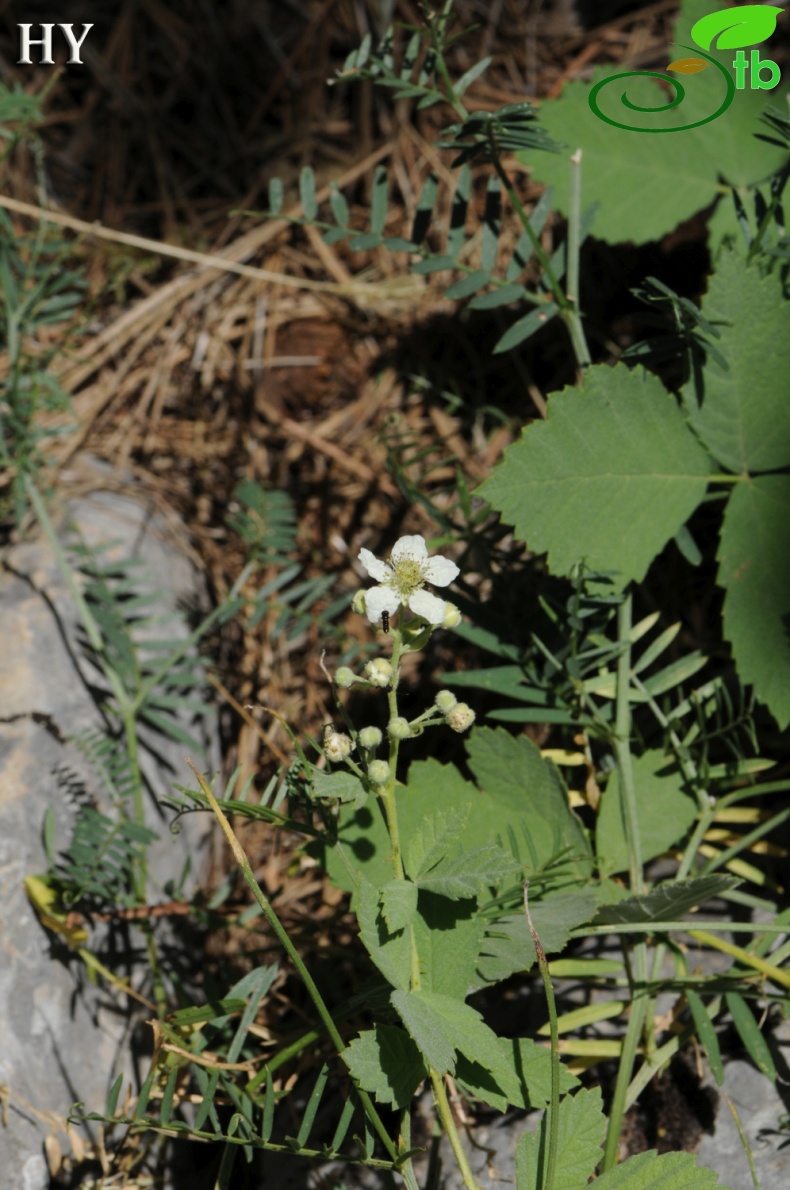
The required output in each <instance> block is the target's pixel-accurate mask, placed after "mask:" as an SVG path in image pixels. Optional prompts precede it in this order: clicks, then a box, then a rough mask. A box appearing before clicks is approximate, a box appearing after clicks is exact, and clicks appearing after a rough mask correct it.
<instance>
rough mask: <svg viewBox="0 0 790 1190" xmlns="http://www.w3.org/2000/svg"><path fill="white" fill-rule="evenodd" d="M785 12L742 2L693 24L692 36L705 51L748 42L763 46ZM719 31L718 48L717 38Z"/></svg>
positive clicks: (730, 47) (736, 47) (766, 5)
mask: <svg viewBox="0 0 790 1190" xmlns="http://www.w3.org/2000/svg"><path fill="white" fill-rule="evenodd" d="M781 11H782V9H781V8H776V7H774V6H773V5H769V4H741V5H739V6H738V7H737V8H725V9H721V10H720V11H719V12H711V13H708V15H707V16H706V17H702V18H701V20H699V21H697V22H696V24H694V25H692V27H691V36H692V38H693V39H694V41H695V42H696V43H697V45H698V46H700V48H701V49H703V50H709V49H711V48H715V49H717V50H739V49H742V48H743V47H744V46H747V45H759V44H760V42H762V41H767V40H768V38H769V37H770V36H771V34H772V33H773V32H774V30H775V29H776V18H777V17H778V16H779V13H780V12H781ZM719 34H721V36H720V37H718V41H716V45H715V47H714V46H713V42H714V39H715V38H716V37H717V36H718V35H719ZM670 69H671V67H670Z"/></svg>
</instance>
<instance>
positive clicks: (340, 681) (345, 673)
mask: <svg viewBox="0 0 790 1190" xmlns="http://www.w3.org/2000/svg"><path fill="white" fill-rule="evenodd" d="M355 681H356V675H355V674H354V671H353V669H349V667H348V666H347V665H341V666H340V668H339V669H338V670H337V672H336V673H335V685H336V686H339V687H340V689H341V690H348V688H349V686H353V684H354V682H355Z"/></svg>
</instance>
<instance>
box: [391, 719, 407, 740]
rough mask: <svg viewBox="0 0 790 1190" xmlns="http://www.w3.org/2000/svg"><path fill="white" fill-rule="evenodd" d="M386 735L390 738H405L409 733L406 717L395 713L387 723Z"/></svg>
mask: <svg viewBox="0 0 790 1190" xmlns="http://www.w3.org/2000/svg"><path fill="white" fill-rule="evenodd" d="M387 735H388V736H389V738H390V739H391V740H407V739H408V738H409V736H410V735H411V728H410V727H409V721H408V719H404V718H403V716H402V715H395V716H394V718H392V719H390V721H389V723H388V724H387Z"/></svg>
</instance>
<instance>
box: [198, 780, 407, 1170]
mask: <svg viewBox="0 0 790 1190" xmlns="http://www.w3.org/2000/svg"><path fill="white" fill-rule="evenodd" d="M187 764H188V765H189V767H190V768H191V769H192V772H193V773H194V774H195V776H196V777H197V780H198V784H199V785H200V788H201V789H202V791H203V794H204V796H205V798H206V800H207V802H208V804H209V805H210V806H211V809H212V810H213V812H214V816H215V818H216V819H217V821H218V822H219V824H220V827H221V828H222V833H223V834H224V836H225V838H226V839H227V841H228V845H229V847H230V849H231V851H232V852H233V857H234V859H235V860H236V863H237V864H238V865H239V868H240V870H241V873H242V875H243V876H244V879H245V880H246V882H247V884H248V886H249V888H250V891H251V892H252V895H253V896H254V897H255V900H256V901H257V903H258V904H259V905H260V907H261V909H262V910H263V914H264V916H265V918H266V920H267V921H268V923H269V925H270V926H271V927H272V930H273V931H274V933H275V935H276V937H277V939H278V940H279V942H280V943H281V945H282V947H283V949H284V950H285V952H286V954H287V955H288V957H289V958H290V959H291V962H292V963H293V965H294V967H295V968H296V970H297V972H298V974H299V976H300V978H301V980H302V982H303V983H304V985H305V987H306V988H307V992H308V994H309V996H310V999H311V1000H312V1001H313V1004H314V1005H315V1008H316V1011H317V1012H318V1015H319V1017H320V1018H321V1023H322V1024H323V1026H324V1028H325V1029H326V1031H327V1033H328V1034H329V1037H330V1038H331V1040H332V1043H333V1045H334V1046H335V1049H336V1050H337V1052H338V1053H339V1054H341V1055H342V1054H343V1051H344V1050H345V1049H346V1043H345V1042H344V1041H343V1038H342V1037H341V1036H340V1033H339V1031H338V1029H337V1026H336V1025H335V1022H334V1021H333V1020H332V1015H331V1013H330V1011H329V1009H328V1008H327V1006H326V1004H325V1003H324V999H323V997H322V995H321V993H320V992H319V990H318V988H317V986H316V984H315V981H314V980H313V977H312V975H311V974H310V972H309V971H308V970H307V967H306V966H305V964H304V962H303V960H302V957H301V955H300V954H299V951H298V950H297V949H296V947H295V946H294V944H293V942H292V941H291V939H290V938H289V936H288V933H287V931H286V929H285V927H284V926H283V924H282V922H281V921H280V919H279V917H278V916H277V914H276V913H275V911H274V909H273V908H272V905H271V902H270V901H269V898H268V897H267V896H266V894H265V893H264V891H263V889H262V888H261V886H260V885H259V884H258V881H257V880H256V879H255V875H254V873H253V871H252V868H251V867H250V861H249V860H248V859H247V856H246V855H245V853H244V848H243V847H242V846H241V843H239V841H238V839H237V838H236V835H235V834H234V831H233V827H232V826H231V825H230V823H229V822H228V819H227V818H226V817H225V814H224V813H223V811H222V808H221V807H220V805H219V803H218V801H217V799H216V798H215V797H214V794H213V793H212V792H211V789H210V788H209V785H208V782H207V781H206V779H205V777H203V775H202V773H199V772H198V770H197V768H196V767H195V765H194V764H193V763H192V761H191V760H189V759H187ZM357 1094H358V1095H359V1098H360V1100H361V1102H362V1105H363V1107H364V1108H365V1112H366V1113H367V1116H368V1119H369V1120H370V1122H371V1124H372V1125H373V1128H374V1129H375V1131H376V1133H377V1134H378V1136H379V1139H380V1140H381V1142H382V1144H383V1145H384V1147H385V1149H386V1150H387V1152H388V1154H389V1155H390V1157H391V1159H392V1160H393V1161H397V1159H398V1152H397V1149H396V1147H395V1145H394V1143H393V1141H392V1138H391V1137H390V1135H389V1133H388V1132H387V1129H386V1128H385V1127H384V1124H383V1123H382V1121H381V1117H380V1116H379V1113H378V1112H377V1110H376V1108H375V1106H374V1104H373V1101H372V1100H371V1098H370V1096H369V1095H368V1093H367V1092H366V1091H363V1090H361V1089H359V1088H357Z"/></svg>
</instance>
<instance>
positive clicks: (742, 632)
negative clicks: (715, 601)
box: [718, 475, 790, 729]
mask: <svg viewBox="0 0 790 1190" xmlns="http://www.w3.org/2000/svg"><path fill="white" fill-rule="evenodd" d="M788 524H790V478H788V476H785V475H761V476H759V477H757V478H756V479H746V480H744V481H743V482H742V483H740V484H738V485H737V487H736V489H735V491H734V492H733V493H732V495H731V496H730V499H729V501H728V504H727V510H726V512H725V514H724V524H723V526H722V531H721V541H720V543H719V553H718V562H719V572H718V582H719V585H720V586H722V587H724V588H725V590H726V596H725V600H724V634H725V636H726V638H727V640H728V641H729V642H730V644H731V645H732V654H733V657H734V659H735V664H736V666H737V668H738V674H739V676H740V679H741V681H742V682H744V683H750V684H751V685H752V686H753V687H754V692H755V694H756V695H757V697H758V698H759V699H760V700H761V702H764V703H765V704H766V706H767V707H768V708H769V710H770V711H771V713H772V714H773V716H774V718H775V719H776V721H777V723H778V724H779V726H780V728H782V729H784V728H785V727H787V725H788V723H790V636H789V635H788V624H789V623H790V549H788V530H787V526H788Z"/></svg>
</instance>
